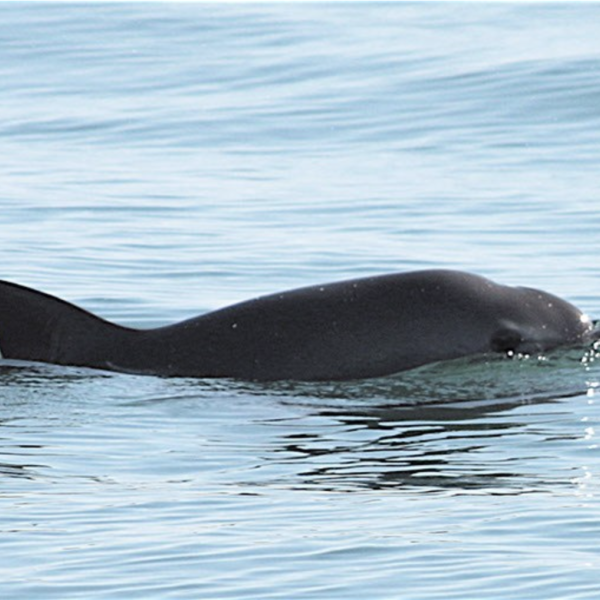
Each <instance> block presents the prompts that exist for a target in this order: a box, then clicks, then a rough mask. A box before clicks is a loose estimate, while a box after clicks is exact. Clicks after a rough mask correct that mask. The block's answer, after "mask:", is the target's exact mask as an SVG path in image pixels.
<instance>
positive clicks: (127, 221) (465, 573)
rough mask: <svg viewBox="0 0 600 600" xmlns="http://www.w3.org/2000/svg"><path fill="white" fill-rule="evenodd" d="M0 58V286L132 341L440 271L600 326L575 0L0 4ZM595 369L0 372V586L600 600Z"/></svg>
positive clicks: (581, 28) (584, 34)
mask: <svg viewBox="0 0 600 600" xmlns="http://www.w3.org/2000/svg"><path fill="white" fill-rule="evenodd" d="M0 53H1V54H0V56H1V58H2V60H0V78H1V81H2V92H1V94H0V97H1V101H0V116H1V119H0V140H1V148H2V160H1V161H0V265H1V267H0V278H3V279H8V280H12V281H16V282H19V283H22V284H25V285H29V286H32V287H36V288H38V289H42V290H45V291H47V292H49V293H52V294H55V295H59V296H61V297H63V298H66V299H68V300H70V301H72V302H75V303H77V304H80V305H82V306H84V307H85V308H87V309H89V310H92V311H94V312H96V313H98V314H100V315H102V316H104V317H106V318H108V319H112V320H115V321H118V322H120V323H123V324H127V325H131V326H139V327H150V326H157V325H160V324H165V323H170V322H173V321H176V320H179V319H183V318H186V317H192V316H195V315H197V314H200V313H202V312H205V311H208V310H211V309H215V308H217V307H221V306H224V305H226V304H228V303H231V302H235V301H239V300H243V299H247V298H250V297H252V296H255V295H258V294H262V293H267V292H274V291H278V290H282V289H285V288H291V287H299V286H302V285H307V284H312V283H319V282H325V281H333V280H336V279H343V278H347V277H358V276H364V275H370V274H375V273H383V272H389V271H396V270H398V271H401V270H410V269H416V268H427V267H448V268H457V269H463V270H469V271H474V272H478V273H481V274H482V275H486V276H489V277H491V278H493V279H497V280H499V281H501V282H504V283H510V284H520V285H529V286H532V287H540V288H543V289H546V290H548V291H551V292H553V293H556V294H559V295H561V296H563V297H565V298H567V299H569V300H570V301H572V302H574V303H576V304H577V305H579V306H580V307H581V308H582V309H584V310H585V311H587V312H589V314H590V315H592V316H593V317H595V318H599V317H600V283H599V282H600V266H599V265H600V263H599V261H598V256H599V255H600V185H599V171H598V165H599V164H600V133H599V132H600V5H598V4H579V3H572V4H570V5H561V4H547V5H544V4H530V5H516V4H489V5H481V4H473V3H463V4H446V3H444V4H429V3H428V4H410V3H407V4H375V3H369V4H351V5H346V4H331V5H327V4H304V5H302V4H285V5H276V4H263V5H249V4H237V5H236V4H225V5H218V4H197V5H196V4H175V3H173V4H167V3H164V4H101V3H96V4H92V3H89V4H87V5H84V4H80V5H77V4H75V5H73V4H56V5H55V4H52V3H38V4H27V3H3V4H0ZM1 327H2V315H0V331H1ZM596 354H597V353H596V352H595V351H594V350H593V349H588V350H585V349H579V350H569V351H561V352H556V353H553V354H551V355H548V356H544V357H530V358H529V359H523V360H514V361H508V360H495V361H489V360H485V359H471V360H465V361H458V362H455V363H449V364H441V365H433V366H429V367H426V368H423V369H421V370H417V371H414V372H410V373H405V374H403V375H399V376H395V377H390V378H387V379H380V380H372V381H365V382H362V383H354V384H352V383H346V384H336V385H333V384H331V385H330V384H320V385H316V384H313V385H308V384H303V385H301V384H293V383H284V382H283V383H279V384H272V385H252V384H243V383H240V382H232V381H204V380H190V379H161V378H155V377H136V376H127V375H120V374H110V373H103V372H99V371H93V370H86V369H69V368H59V367H53V366H49V365H34V364H23V363H20V364H19V363H15V362H12V363H11V362H6V361H5V362H3V363H2V362H0V552H1V555H2V560H1V561H0V596H1V597H2V598H3V599H7V600H21V599H23V600H37V599H39V600H51V599H56V600H65V599H76V598H77V599H79V598H80V599H86V600H88V599H90V598H94V599H103V600H104V599H106V600H108V599H111V600H124V599H131V598H143V599H149V600H150V599H151V600H154V599H156V600H162V599H167V598H169V599H171V598H172V599H178V600H179V599H182V600H183V599H190V600H192V599H198V598H202V599H207V600H218V599H227V600H234V599H235V600H242V599H244V600H254V599H256V600H262V599H270V598H280V599H285V600H305V599H306V600H308V599H314V600H328V599H330V598H331V599H333V598H339V599H341V600H352V599H357V600H359V599H360V600H364V599H365V598H367V597H368V598H370V599H374V600H396V599H398V600H439V599H440V598H444V599H451V598H456V599H460V600H481V599H482V598H485V599H506V600H515V599H519V600H521V599H524V598H527V599H532V600H550V599H557V600H558V599H560V600H565V599H568V600H575V599H589V600H597V599H598V598H599V597H600V549H599V539H600V448H599V445H598V444H599V435H600V429H599V428H600V411H599V404H598V397H597V389H598V386H599V385H600V366H599V365H600V362H599V361H596V362H595V360H594V359H596V358H597V356H596Z"/></svg>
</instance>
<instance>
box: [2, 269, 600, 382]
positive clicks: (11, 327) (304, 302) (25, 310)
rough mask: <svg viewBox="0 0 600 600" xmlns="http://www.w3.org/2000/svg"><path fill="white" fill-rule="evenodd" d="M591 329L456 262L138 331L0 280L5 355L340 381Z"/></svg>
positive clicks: (572, 310)
mask: <svg viewBox="0 0 600 600" xmlns="http://www.w3.org/2000/svg"><path fill="white" fill-rule="evenodd" d="M591 335H592V324H591V322H590V320H589V319H588V318H587V317H586V316H585V315H583V313H582V312H581V311H580V310H579V309H577V308H576V307H575V306H573V305H572V304H569V303H568V302H566V301H565V300H562V299H560V298H558V297H556V296H553V295H551V294H548V293H546V292H542V291H539V290H533V289H529V288H520V287H509V286H504V285H499V284H496V283H494V282H492V281H490V280H488V279H485V278H483V277H480V276H477V275H472V274H469V273H463V272H459V271H446V270H429V271H416V272H411V273H399V274H391V275H382V276H378V277H368V278H363V279H354V280H350V281H342V282H338V283H331V284H327V285H319V286H313V287H308V288H301V289H297V290H292V291H287V292H282V293H279V294H273V295H270V296H264V297H262V298H258V299H255V300H250V301H247V302H242V303H240V304H236V305H234V306H230V307H227V308H224V309H221V310H217V311H214V312H211V313H208V314H205V315H202V316H199V317H196V318H193V319H190V320H187V321H183V322H181V323H177V324H175V325H171V326H168V327H162V328H158V329H150V330H134V329H129V328H125V327H120V326H118V325H115V324H112V323H109V322H107V321H104V320H102V319H100V318H98V317H96V316H94V315H92V314H90V313H88V312H86V311H84V310H82V309H79V308H77V307H75V306H73V305H71V304H68V303H66V302H64V301H62V300H59V299H57V298H54V297H52V296H48V295H46V294H43V293H41V292H37V291H35V290H31V289H28V288H24V287H21V286H18V285H15V284H11V283H8V282H0V350H1V351H2V354H3V356H4V357H5V358H15V359H25V360H36V361H43V362H49V363H56V364H62V365H78V366H88V367H96V368H100V369H107V370H114V371H122V372H129V373H140V374H149V375H166V376H188V377H233V378H239V379H246V380H262V381H269V380H285V379H290V380H303V381H319V380H350V379H361V378H368V377H379V376H384V375H389V374H393V373H397V372H399V371H403V370H406V369H411V368H414V367H417V366H420V365H424V364H427V363H431V362H436V361H441V360H449V359H454V358H459V357H463V356H469V355H474V354H482V353H487V352H504V353H506V352H523V353H531V352H542V351H545V350H550V349H552V348H556V347H558V346H563V345H571V344H577V343H585V342H586V341H589V339H590V336H591Z"/></svg>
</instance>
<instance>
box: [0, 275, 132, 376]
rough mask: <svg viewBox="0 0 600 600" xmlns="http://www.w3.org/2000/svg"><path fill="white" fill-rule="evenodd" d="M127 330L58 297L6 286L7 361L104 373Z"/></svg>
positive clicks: (2, 303) (2, 332)
mask: <svg viewBox="0 0 600 600" xmlns="http://www.w3.org/2000/svg"><path fill="white" fill-rule="evenodd" d="M127 331H129V330H127V329H126V328H123V327H119V326H118V325H114V324H112V323H109V322H108V321H104V320H103V319H100V318H99V317H96V316H95V315H93V314H91V313H89V312H87V311H85V310H83V309H81V308H78V307H77V306H75V305H73V304H69V303H68V302H65V301H64V300H60V299H59V298H55V297H54V296H50V295H48V294H45V293H43V292H38V291H36V290H32V289H30V288H26V287H23V286H21V285H17V284H14V283H9V282H7V281H0V352H1V354H2V356H3V357H4V358H15V359H22V360H34V361H42V362H52V363H57V364H70V365H87V366H96V367H100V368H102V367H103V366H105V364H106V362H107V361H110V348H111V347H114V344H116V343H117V342H118V340H119V338H120V337H122V336H123V334H124V333H125V332H127Z"/></svg>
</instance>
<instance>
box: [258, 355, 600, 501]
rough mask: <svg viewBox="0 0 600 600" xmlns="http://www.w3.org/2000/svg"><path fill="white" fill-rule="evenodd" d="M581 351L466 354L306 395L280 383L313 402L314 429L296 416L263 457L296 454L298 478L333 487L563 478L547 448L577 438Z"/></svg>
mask: <svg viewBox="0 0 600 600" xmlns="http://www.w3.org/2000/svg"><path fill="white" fill-rule="evenodd" d="M589 362H590V361H585V362H582V360H581V352H580V351H578V352H574V353H568V352H567V353H562V354H561V355H560V356H558V357H554V358H552V357H550V358H548V357H545V358H544V359H539V360H535V361H534V360H528V361H522V362H519V363H516V362H515V361H502V360H493V361H489V360H482V359H477V360H463V361H457V362H455V363H453V364H451V363H446V364H441V365H434V366H431V367H427V368H424V369H419V370H417V371H412V372H410V373H408V374H405V375H402V376H399V377H396V378H391V379H390V378H388V379H387V380H380V381H371V382H365V383H358V384H355V385H354V386H352V387H349V386H346V387H344V386H341V385H338V386H332V387H329V388H327V387H321V388H319V389H318V390H317V388H314V387H313V388H312V395H311V388H310V386H306V385H304V386H300V387H299V388H295V390H292V389H289V388H288V389H287V392H286V393H287V397H286V400H285V401H286V402H290V403H293V402H301V403H302V405H303V406H310V407H311V411H310V415H311V419H304V423H305V425H306V423H308V424H312V427H311V431H306V428H305V430H303V431H302V432H299V431H298V427H297V426H293V428H294V431H292V432H289V433H286V434H283V435H281V436H279V438H278V442H279V445H277V446H275V447H273V448H272V454H271V455H270V456H269V460H273V461H275V462H283V463H286V464H288V465H295V466H296V467H297V473H296V478H297V480H296V481H295V482H294V485H296V486H300V487H306V488H314V487H318V488H325V489H329V490H337V491H352V490H357V489H365V488H367V489H391V488H419V489H421V490H432V491H433V490H444V491H446V492H455V493H459V492H461V491H468V492H469V493H472V492H473V491H476V490H479V491H484V490H485V492H486V493H499V494H500V493H503V494H507V493H509V494H519V493H524V492H531V491H540V490H542V489H544V488H547V486H549V485H550V486H552V489H556V486H557V485H559V486H560V485H570V484H571V473H570V472H569V473H566V472H564V471H561V470H560V469H556V468H555V467H556V463H557V461H558V462H560V456H558V455H553V454H552V453H549V452H548V450H549V449H552V450H553V449H554V448H555V447H556V446H557V445H565V444H567V445H568V444H569V443H571V444H572V443H573V441H578V440H580V439H581V436H582V431H581V428H580V427H571V426H572V425H573V423H568V422H569V416H570V415H569V411H570V407H568V406H565V404H564V400H565V399H567V398H570V397H573V398H578V397H579V398H581V399H582V400H585V398H586V397H587V394H588V392H589V390H592V389H593V388H594V387H595V386H596V385H597V382H596V381H594V374H593V373H592V372H591V371H590V368H589ZM292 391H295V392H296V393H297V395H296V396H295V397H294V396H292V394H291V392H292ZM276 392H278V393H283V390H282V389H281V387H279V388H278V389H277V390H276ZM315 392H318V394H317V393H315ZM361 396H362V397H361ZM359 399H360V401H359ZM574 401H575V400H574ZM565 422H567V428H565ZM292 425H293V424H292ZM278 427H282V424H281V423H279V424H278ZM290 429H291V427H290ZM588 430H589V429H588ZM559 439H560V443H559V442H558V440H559Z"/></svg>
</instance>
